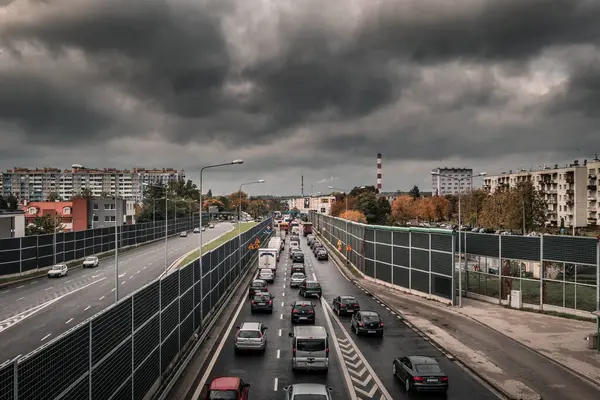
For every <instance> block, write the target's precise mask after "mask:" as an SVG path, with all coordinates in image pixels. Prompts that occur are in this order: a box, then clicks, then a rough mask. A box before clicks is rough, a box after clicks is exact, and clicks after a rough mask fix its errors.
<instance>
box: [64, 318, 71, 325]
mask: <svg viewBox="0 0 600 400" xmlns="http://www.w3.org/2000/svg"><path fill="white" fill-rule="evenodd" d="M71 321H73V318H71V319H70V320H68V321H67V322H65V324H68V323H69V322H71Z"/></svg>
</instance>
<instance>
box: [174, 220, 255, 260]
mask: <svg viewBox="0 0 600 400" xmlns="http://www.w3.org/2000/svg"><path fill="white" fill-rule="evenodd" d="M256 224H257V223H256V222H245V223H243V224H242V227H241V231H242V233H244V232H246V231H249V230H250V229H252V228H253V227H254V226H256ZM238 234H239V231H238V226H237V225H236V226H235V228H234V229H233V230H232V231H230V232H227V233H226V234H224V235H223V236H220V237H219V238H217V239H215V240H214V241H212V242H210V243H206V244H204V245H203V246H202V254H206V253H208V252H209V251H212V250H214V249H216V248H217V247H219V246H221V245H222V244H223V243H225V242H227V241H229V240H231V239H233V238H235V237H237V235H238ZM198 258H199V257H198V250H195V251H193V252H191V253H190V254H188V255H187V256H186V257H185V258H184V259H182V260H181V261H180V262H179V264H178V266H179V265H188V264H189V263H191V262H193V261H194V260H196V259H198Z"/></svg>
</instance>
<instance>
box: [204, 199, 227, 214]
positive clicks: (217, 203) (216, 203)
mask: <svg viewBox="0 0 600 400" xmlns="http://www.w3.org/2000/svg"><path fill="white" fill-rule="evenodd" d="M208 207H219V210H222V209H223V207H225V206H224V204H223V202H221V200H218V199H215V198H212V199H207V200H204V201H203V202H202V209H203V210H204V211H206V210H208Z"/></svg>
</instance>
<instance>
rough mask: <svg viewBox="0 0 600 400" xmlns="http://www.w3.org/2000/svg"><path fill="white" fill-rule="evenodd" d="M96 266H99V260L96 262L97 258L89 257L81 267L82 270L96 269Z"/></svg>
mask: <svg viewBox="0 0 600 400" xmlns="http://www.w3.org/2000/svg"><path fill="white" fill-rule="evenodd" d="M98 265H100V260H98V257H96V256H90V257H86V258H85V260H83V264H82V265H81V266H82V267H83V268H96V267H97V266H98Z"/></svg>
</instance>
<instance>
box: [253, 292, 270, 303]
mask: <svg viewBox="0 0 600 400" xmlns="http://www.w3.org/2000/svg"><path fill="white" fill-rule="evenodd" d="M269 300H271V297H270V296H269V295H268V294H261V295H259V296H254V301H269Z"/></svg>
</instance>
